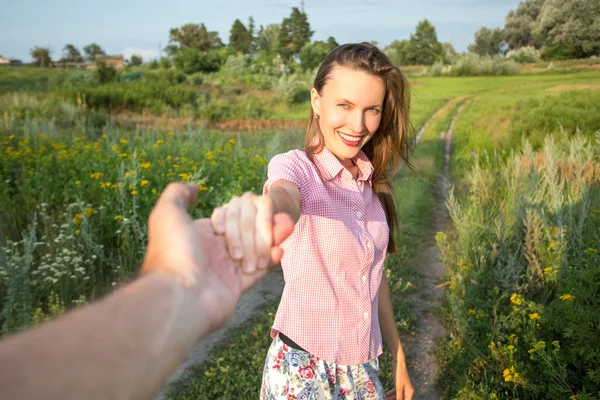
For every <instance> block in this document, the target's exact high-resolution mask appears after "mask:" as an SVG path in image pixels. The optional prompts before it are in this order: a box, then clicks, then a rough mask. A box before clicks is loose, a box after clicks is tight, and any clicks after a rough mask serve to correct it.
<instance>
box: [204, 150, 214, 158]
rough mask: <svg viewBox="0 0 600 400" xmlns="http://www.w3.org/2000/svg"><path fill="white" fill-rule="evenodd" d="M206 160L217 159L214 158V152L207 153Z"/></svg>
mask: <svg viewBox="0 0 600 400" xmlns="http://www.w3.org/2000/svg"><path fill="white" fill-rule="evenodd" d="M206 159H207V160H214V159H215V156H214V154H213V152H212V151H207V152H206Z"/></svg>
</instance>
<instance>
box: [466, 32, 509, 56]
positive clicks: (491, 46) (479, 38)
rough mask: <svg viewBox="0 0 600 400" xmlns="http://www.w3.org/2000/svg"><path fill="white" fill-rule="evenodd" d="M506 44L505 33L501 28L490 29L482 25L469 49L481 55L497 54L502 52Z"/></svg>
mask: <svg viewBox="0 0 600 400" xmlns="http://www.w3.org/2000/svg"><path fill="white" fill-rule="evenodd" d="M504 46H505V42H504V34H503V32H502V30H501V29H500V28H494V29H490V28H487V27H485V26H482V27H481V28H480V29H479V30H478V31H477V32H475V42H474V43H471V44H470V45H469V51H470V52H471V53H476V54H479V55H480V56H496V55H498V54H500V53H501V52H502V50H503V47H504Z"/></svg>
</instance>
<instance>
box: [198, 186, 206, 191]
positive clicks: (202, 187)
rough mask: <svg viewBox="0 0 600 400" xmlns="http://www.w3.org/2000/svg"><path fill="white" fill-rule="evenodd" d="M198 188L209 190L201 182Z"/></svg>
mask: <svg viewBox="0 0 600 400" xmlns="http://www.w3.org/2000/svg"><path fill="white" fill-rule="evenodd" d="M198 190H200V191H201V192H203V191H205V190H208V188H207V187H206V186H204V185H203V184H199V185H198Z"/></svg>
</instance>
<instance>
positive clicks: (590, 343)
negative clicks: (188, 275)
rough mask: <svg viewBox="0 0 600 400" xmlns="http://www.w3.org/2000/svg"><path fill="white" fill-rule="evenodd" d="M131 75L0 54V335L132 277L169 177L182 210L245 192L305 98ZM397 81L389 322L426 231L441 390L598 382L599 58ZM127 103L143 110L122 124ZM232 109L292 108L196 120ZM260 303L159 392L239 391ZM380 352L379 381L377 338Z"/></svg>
mask: <svg viewBox="0 0 600 400" xmlns="http://www.w3.org/2000/svg"><path fill="white" fill-rule="evenodd" d="M231 68H233V67H231ZM134 72H135V71H132V72H130V73H134ZM144 73H145V74H146V75H148V76H150V75H152V74H155V75H156V76H155V77H153V78H150V80H148V81H146V80H143V79H142V80H135V79H134V78H131V79H132V80H133V82H129V83H127V82H125V83H120V84H118V83H114V82H113V83H108V84H99V83H98V84H93V85H92V84H89V82H87V81H86V80H87V79H92V78H93V77H91V75H86V74H82V73H81V72H72V71H56V70H52V71H43V72H40V71H39V70H35V69H27V68H22V69H15V68H6V69H0V153H1V156H0V193H2V195H1V197H0V310H1V311H0V312H1V313H0V327H1V332H2V334H3V335H8V334H10V333H14V332H16V331H19V330H22V329H26V328H28V327H30V326H32V325H34V324H37V323H40V322H42V321H44V320H46V319H48V318H52V317H54V316H56V315H59V314H61V313H62V312H64V311H65V310H66V309H69V308H72V307H77V306H79V305H81V304H85V303H86V302H88V301H91V300H94V299H97V298H99V297H101V296H103V295H105V294H106V293H108V292H110V291H112V290H114V288H116V287H119V286H121V285H123V284H126V283H127V282H128V281H129V280H131V279H133V278H134V277H135V275H136V271H137V269H138V267H139V263H140V261H141V257H142V255H143V254H144V249H145V241H146V227H145V222H146V218H147V215H148V213H149V211H150V209H151V208H152V206H153V204H154V202H155V200H156V198H157V196H158V194H159V193H160V191H161V190H162V188H164V186H165V185H166V184H167V183H168V182H170V181H173V180H180V181H185V182H193V183H195V184H197V185H198V187H199V189H200V195H199V199H198V201H197V203H196V204H195V205H194V207H193V209H192V210H191V212H192V214H193V215H194V216H196V217H206V216H208V215H210V212H211V211H212V209H213V208H214V207H216V206H218V205H220V204H222V203H223V202H225V201H227V200H228V199H229V198H231V196H232V195H239V194H241V193H243V192H245V191H254V192H257V193H258V192H260V191H261V189H262V183H263V182H264V179H265V174H266V165H267V163H268V161H269V159H270V158H271V157H272V156H273V155H274V154H277V153H279V152H282V151H286V150H288V149H291V148H295V147H298V146H300V145H301V143H302V138H303V135H304V132H303V130H302V128H299V127H298V126H299V125H298V124H297V122H298V121H302V120H303V119H304V118H306V116H307V113H308V107H309V103H308V101H307V97H306V92H307V91H308V87H309V86H307V82H310V76H309V74H305V75H304V76H297V77H293V78H292V77H290V76H287V75H285V74H284V75H281V76H280V77H277V79H268V80H266V79H264V77H263V78H260V77H257V76H247V75H243V74H242V75H236V74H235V73H231V72H227V71H225V72H222V73H219V74H213V75H209V76H202V77H193V76H185V75H184V76H183V77H181V75H178V74H176V73H173V72H165V71H162V72H157V71H146V72H144ZM146 78H147V77H145V78H144V79H146ZM136 79H137V78H136ZM151 79H155V81H152V80H151ZM82 82H83V83H82ZM86 82H87V83H86ZM152 82H155V83H154V84H153V83H152ZM174 82H175V83H174ZM177 82H178V83H177ZM410 82H411V85H412V106H413V107H412V114H411V118H412V121H413V124H414V127H415V130H418V129H420V128H421V127H422V126H423V124H424V123H425V122H426V121H428V120H429V124H428V126H427V129H426V130H425V132H424V135H423V138H422V140H421V142H420V143H419V144H418V145H417V147H416V150H415V158H414V162H413V164H414V169H415V172H412V171H410V170H409V169H407V168H403V169H402V170H401V171H400V172H399V174H398V175H397V177H396V181H395V188H396V189H395V190H396V196H397V200H398V205H399V211H400V222H401V230H400V237H399V243H400V251H399V253H398V254H395V255H392V256H390V257H388V260H387V262H386V268H385V273H386V276H388V279H389V281H390V286H391V290H392V296H393V304H394V309H395V313H396V319H397V326H398V329H399V332H400V333H401V334H402V335H403V336H410V335H416V334H417V332H418V329H417V327H418V321H416V320H415V317H414V315H413V314H412V311H411V308H412V306H411V300H410V298H411V297H410V295H411V294H412V295H414V294H418V292H419V285H420V282H419V265H420V263H422V257H421V256H422V250H423V243H424V242H425V241H426V239H427V238H429V237H431V236H432V235H435V236H436V239H437V241H438V244H439V247H440V249H441V251H442V254H443V259H444V262H445V264H446V267H447V285H448V290H447V296H446V298H445V304H444V306H443V308H442V309H441V310H440V315H441V316H442V318H443V319H444V323H445V324H446V326H447V327H448V329H449V330H450V332H451V336H450V337H449V338H447V339H444V340H442V341H440V343H439V350H438V358H439V360H440V364H441V366H442V372H441V375H440V379H439V384H440V386H441V387H442V389H443V392H444V395H445V397H447V398H460V399H490V398H498V399H501V398H528V399H547V398H556V399H562V398H572V399H579V400H581V399H593V398H597V397H598V396H600V351H599V349H600V336H599V335H598V332H599V328H598V327H599V326H600V320H599V319H598V318H599V317H598V316H599V315H600V304H599V300H598V299H599V298H600V296H599V293H598V292H599V287H600V286H599V285H600V269H599V268H598V265H599V261H600V260H599V258H598V249H599V246H598V239H597V238H598V234H599V233H600V232H598V226H600V225H599V224H598V222H599V221H598V218H600V212H599V211H598V210H600V198H599V192H598V180H600V164H599V163H600V154H599V152H600V142H599V140H600V136H598V133H597V132H598V131H599V130H600V106H599V104H600V91H598V89H599V88H600V73H598V72H595V71H578V70H575V69H574V70H572V71H559V72H557V71H554V70H548V69H545V70H544V72H541V73H536V74H520V75H514V76H499V77H417V76H412V77H410ZM169 84H171V86H173V87H174V88H175V89H173V92H172V93H171V94H168V95H167V94H164V93H165V92H164V91H162V88H164V87H165V86H167V85H169ZM130 85H132V86H130ZM136 85H137V86H136ZM144 88H147V89H148V91H147V92H145V91H144V90H146V89H144ZM153 90H154V91H153ZM134 92H135V93H141V95H139V96H137V97H135V96H133V97H131V96H130V93H134ZM156 93H158V94H160V95H156ZM103 99H104V100H103ZM282 99H283V100H282ZM463 104H464V109H463V111H462V112H461V114H460V116H459V117H458V119H457V121H456V125H455V130H454V145H453V153H452V159H451V162H452V181H453V184H454V190H453V194H452V196H451V197H450V199H449V200H448V209H449V211H450V215H451V217H452V226H451V228H450V229H449V230H448V231H447V232H439V233H436V232H432V230H431V223H432V215H433V213H432V207H434V196H435V195H434V193H435V190H434V188H435V184H436V181H437V178H438V177H439V175H440V174H441V171H442V166H443V140H442V138H441V136H440V133H441V132H445V131H447V130H448V128H449V126H450V121H451V120H452V118H453V116H454V115H455V113H456V110H457V109H458V107H459V106H460V105H463ZM438 110H439V112H437V113H436V111H438ZM139 116H143V117H145V118H148V119H149V120H150V121H156V122H157V123H156V124H155V125H154V126H152V124H150V125H147V126H143V127H141V126H135V125H132V124H131V123H129V124H125V123H124V120H132V119H134V118H133V117H139ZM432 116H433V117H432ZM161 118H168V119H170V120H172V122H173V123H171V124H170V125H169V124H167V125H168V126H164V125H162V124H160V123H159V122H160V121H162V120H161ZM232 118H234V119H239V120H246V121H254V122H252V124H254V125H255V126H256V127H259V128H260V127H261V126H264V124H265V123H264V122H260V123H259V122H256V121H273V120H277V121H295V124H290V125H287V128H286V125H285V124H284V125H282V127H281V128H277V129H272V130H261V129H248V130H249V131H239V130H217V129H214V128H211V127H210V124H208V122H209V121H226V120H228V119H232ZM193 121H200V122H193ZM252 124H251V125H252ZM276 306H277V304H276V303H271V304H268V305H267V306H266V307H265V308H264V310H263V311H262V312H260V313H259V314H257V316H256V317H255V318H254V319H253V320H251V321H250V322H249V323H247V324H245V325H243V326H241V327H239V328H236V329H234V330H233V331H232V333H231V334H230V336H229V338H228V340H227V341H226V342H224V343H222V344H221V345H219V346H218V347H217V348H216V349H214V350H213V352H212V353H211V360H210V361H208V362H207V363H205V364H204V365H201V366H198V367H197V368H196V370H195V371H194V373H193V374H192V377H191V378H190V379H188V380H186V381H185V382H181V383H179V384H178V385H176V386H174V387H173V388H172V392H171V393H172V394H171V397H172V398H173V399H192V398H193V399H199V398H206V399H231V398H237V399H246V398H253V397H254V396H255V394H256V393H257V392H258V387H259V385H260V372H261V371H262V367H263V363H264V357H265V354H266V349H267V347H268V345H269V342H270V340H269V337H268V332H269V329H270V324H271V322H272V320H273V316H274V312H275V310H276ZM381 362H382V381H383V382H384V385H385V386H386V387H389V386H390V384H391V371H390V368H389V365H390V359H389V355H387V354H386V355H384V356H383V357H382V360H381Z"/></svg>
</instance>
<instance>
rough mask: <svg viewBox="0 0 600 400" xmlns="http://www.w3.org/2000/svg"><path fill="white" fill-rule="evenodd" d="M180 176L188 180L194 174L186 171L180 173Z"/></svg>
mask: <svg viewBox="0 0 600 400" xmlns="http://www.w3.org/2000/svg"><path fill="white" fill-rule="evenodd" d="M178 176H179V177H180V178H181V180H183V181H187V180H189V179H190V178H191V177H192V174H188V173H185V172H184V173H182V174H179V175H178Z"/></svg>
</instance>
